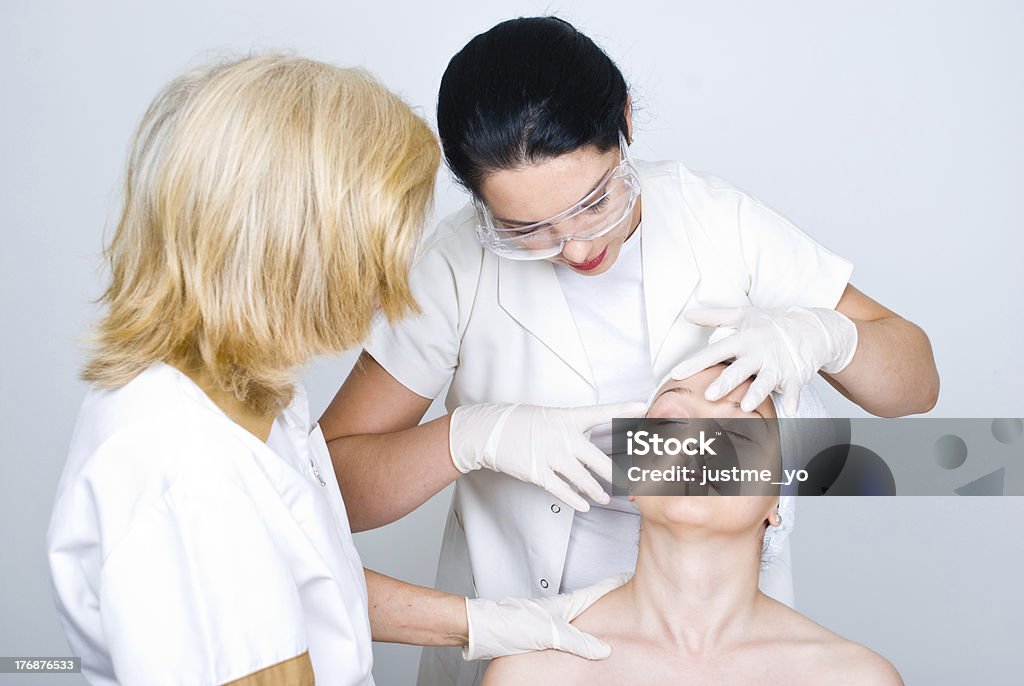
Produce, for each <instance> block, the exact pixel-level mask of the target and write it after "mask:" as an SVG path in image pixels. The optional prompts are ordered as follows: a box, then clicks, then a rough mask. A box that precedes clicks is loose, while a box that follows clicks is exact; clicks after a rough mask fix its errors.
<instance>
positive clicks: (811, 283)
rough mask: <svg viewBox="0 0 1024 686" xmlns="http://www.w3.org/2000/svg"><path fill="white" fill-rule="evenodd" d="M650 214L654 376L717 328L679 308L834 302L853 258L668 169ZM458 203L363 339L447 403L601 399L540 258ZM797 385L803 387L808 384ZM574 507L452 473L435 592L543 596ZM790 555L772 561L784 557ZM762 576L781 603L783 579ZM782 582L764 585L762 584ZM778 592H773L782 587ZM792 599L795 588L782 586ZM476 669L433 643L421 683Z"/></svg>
mask: <svg viewBox="0 0 1024 686" xmlns="http://www.w3.org/2000/svg"><path fill="white" fill-rule="evenodd" d="M636 166H637V169H638V171H639V174H640V179H641V189H642V195H641V202H642V211H643V220H642V229H641V230H642V234H641V241H642V242H641V251H642V260H643V278H644V300H645V308H646V316H647V325H648V331H649V340H650V348H651V349H650V356H651V360H652V361H653V369H652V371H653V376H654V378H656V379H660V378H663V377H664V376H665V374H667V373H668V371H669V370H670V369H671V368H672V367H673V366H674V365H675V364H676V363H678V362H679V361H681V360H682V359H683V358H684V357H685V356H686V355H687V354H690V353H693V352H694V351H696V350H698V349H700V348H701V347H702V346H704V345H705V344H706V342H707V339H708V336H709V334H710V330H709V329H706V328H702V327H699V326H696V325H693V324H690V323H689V322H687V321H686V320H685V319H684V318H683V317H682V312H683V310H684V309H689V308H693V307H728V306H742V305H755V306H759V307H778V306H785V305H801V306H808V307H834V306H835V305H836V304H837V303H838V301H839V298H840V296H841V295H842V292H843V290H844V288H845V286H846V284H847V282H848V281H849V276H850V273H851V271H852V269H853V267H852V264H851V263H850V262H848V261H847V260H845V259H843V258H841V257H838V256H837V255H835V254H833V253H831V252H830V251H828V250H826V249H825V248H823V247H822V246H821V245H819V244H817V243H816V242H815V241H813V240H812V239H811V238H809V237H808V236H807V235H805V234H804V233H802V232H801V231H800V230H799V229H797V228H796V227H794V226H793V225H792V224H791V223H789V222H788V221H787V220H785V219H784V218H782V217H781V216H779V215H778V214H776V213H775V212H773V211H772V210H770V209H768V208H767V207H765V206H764V205H763V204H761V203H760V202H758V201H757V200H755V199H753V198H752V197H750V196H749V195H747V194H745V193H744V192H742V191H740V190H739V189H737V188H735V187H734V186H732V185H730V184H728V183H726V182H723V181H721V180H719V179H715V178H712V177H708V176H703V175H699V174H696V173H693V172H691V171H689V170H688V169H686V168H685V167H684V166H682V165H681V164H679V163H676V162H657V163H647V162H640V161H638V162H637V163H636ZM474 221H475V217H474V213H473V209H472V207H470V206H467V207H465V208H463V209H462V210H460V211H459V212H456V213H455V214H453V215H451V216H450V217H448V218H447V219H445V220H444V221H443V222H442V223H441V225H440V226H439V227H438V229H437V231H436V232H435V233H434V234H433V235H432V236H431V239H430V240H429V241H428V244H427V246H426V247H425V250H424V253H423V255H422V257H421V258H420V260H419V261H418V263H417V264H416V266H415V268H414V269H413V273H412V284H413V289H414V293H415V296H416V299H417V301H418V302H419V304H420V306H421V308H422V314H420V315H418V316H414V317H410V318H408V319H406V320H404V321H401V322H399V323H397V324H396V325H395V326H388V325H386V324H385V323H383V322H380V323H378V325H377V326H376V328H375V330H374V332H373V334H372V336H371V338H370V339H369V340H368V341H367V343H366V345H365V347H366V350H367V352H369V353H370V354H371V355H372V356H373V357H374V359H376V360H377V362H379V363H380V364H381V365H382V366H383V367H384V369H386V370H387V371H388V372H389V373H390V374H391V375H392V376H394V377H395V379H397V380H398V381H399V382H401V383H402V384H403V385H404V386H406V387H407V388H409V389H410V390H412V391H413V392H415V393H417V394H418V395H421V396H423V397H427V398H432V397H436V396H437V395H438V394H439V393H440V392H441V390H442V389H443V387H444V385H445V384H446V383H447V382H448V381H449V379H450V380H451V387H450V390H449V392H448V395H447V398H446V406H447V408H448V409H449V411H451V410H452V409H453V408H455V407H458V406H459V405H464V404H469V403H479V402H501V401H504V402H517V403H529V404H537V405H548V406H576V405H589V404H593V403H595V402H596V399H597V397H596V389H595V386H594V382H593V378H592V375H591V371H590V368H589V365H588V361H587V357H586V354H585V352H584V349H583V345H582V343H581V342H580V338H579V336H578V334H577V331H576V328H575V324H574V322H573V317H572V314H571V312H570V311H569V308H568V305H567V303H566V301H565V298H564V296H563V295H562V291H561V288H560V286H559V283H558V279H557V276H556V274H555V272H554V269H553V265H552V264H551V263H549V262H546V261H532V262H525V261H512V260H507V259H499V258H498V257H496V256H495V255H493V254H491V253H489V252H487V251H485V250H484V249H483V248H482V247H481V246H480V244H479V243H478V241H477V239H476V236H475V234H474V230H473V224H474ZM805 393H811V391H810V389H806V390H805ZM572 521H573V510H572V508H570V507H568V506H566V505H565V504H564V503H562V502H560V501H559V500H558V499H556V498H554V497H553V496H551V495H549V494H548V493H547V492H545V491H544V490H542V489H540V488H539V487H537V486H534V485H532V484H529V483H525V482H521V481H518V480H516V479H514V478H511V477H508V476H505V475H503V474H500V473H496V472H492V471H489V470H479V471H475V472H471V473H469V474H467V475H465V476H463V477H461V478H460V479H459V481H458V483H457V486H456V489H455V495H454V498H453V501H452V508H451V512H450V515H449V519H448V524H447V526H446V529H445V533H444V539H443V543H442V548H441V559H440V562H439V565H438V575H437V586H438V588H440V589H442V590H446V591H451V592H455V593H461V594H465V595H468V596H479V597H484V598H492V599H499V598H504V597H507V596H545V595H552V594H554V593H556V592H557V591H558V589H559V586H560V583H561V575H562V570H563V566H564V562H565V555H566V549H567V546H568V542H569V532H570V528H571V527H572ZM788 560H789V555H788V549H787V550H786V551H785V554H784V555H782V556H780V564H786V563H788ZM777 572H778V570H774V574H773V570H771V569H768V570H766V572H765V573H762V587H764V586H765V584H766V578H765V577H766V575H767V576H768V577H769V578H774V580H769V581H768V582H767V583H768V585H769V588H766V589H765V590H766V591H768V592H772V591H774V592H773V593H772V595H775V596H776V597H780V596H781V597H783V598H785V597H786V595H787V590H786V588H784V586H785V585H786V584H789V585H790V587H791V584H792V580H791V574H790V573H789V571H788V566H787V568H786V570H785V572H784V573H783V574H778V573H777ZM773 583H774V584H776V585H777V587H776V588H774V589H772V588H771V587H770V586H771V584H773ZM780 585H781V586H780ZM788 593H789V595H791V594H792V592H791V590H790V591H788ZM481 673H482V665H481V664H473V663H466V662H464V661H462V659H461V656H460V655H459V652H458V651H457V650H448V649H426V650H424V657H423V661H422V662H421V668H420V680H419V683H420V684H421V685H422V686H435V685H438V684H458V686H466V685H468V684H472V683H474V682H478V681H479V675H480V674H481Z"/></svg>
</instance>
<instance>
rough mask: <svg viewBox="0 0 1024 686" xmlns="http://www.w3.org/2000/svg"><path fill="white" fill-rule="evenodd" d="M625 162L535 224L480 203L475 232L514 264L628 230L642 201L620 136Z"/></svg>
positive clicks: (476, 204)
mask: <svg viewBox="0 0 1024 686" xmlns="http://www.w3.org/2000/svg"><path fill="white" fill-rule="evenodd" d="M619 149H620V152H621V155H622V159H621V161H620V162H619V164H617V165H616V166H615V167H613V168H612V169H610V170H608V173H607V174H605V175H604V176H603V177H602V178H601V180H600V181H599V182H598V184H597V185H596V186H595V187H594V190H592V191H591V192H590V193H588V194H587V195H586V196H585V197H584V198H583V199H582V200H580V201H579V202H578V203H576V204H575V205H573V206H572V207H570V208H569V209H567V210H565V211H564V212H560V213H559V214H557V215H555V216H553V217H551V218H550V219H545V220H544V221H539V222H535V223H533V224H526V225H521V224H512V223H505V222H502V221H501V220H499V219H496V218H495V217H494V215H493V214H491V211H490V209H489V208H488V207H487V205H486V204H484V202H483V201H481V200H479V199H474V205H475V206H476V212H477V220H478V221H477V226H476V233H477V237H478V238H479V239H480V242H481V243H482V244H483V246H484V247H485V248H487V249H488V250H490V251H491V252H493V253H494V254H496V255H498V256H499V257H505V258H508V259H511V260H544V259H548V258H550V257H554V256H555V255H558V254H559V253H561V252H562V248H563V247H565V244H566V243H568V242H569V241H592V240H595V239H597V238H601V237H602V236H607V235H609V234H612V233H613V232H615V233H616V235H617V234H618V233H627V232H628V231H629V228H630V227H629V218H630V217H631V216H632V213H633V208H634V207H635V206H636V201H637V198H639V197H640V178H639V176H638V175H637V171H636V168H635V167H634V166H633V163H632V162H631V161H630V159H629V155H628V154H627V152H626V140H625V138H624V137H623V136H622V135H621V134H619Z"/></svg>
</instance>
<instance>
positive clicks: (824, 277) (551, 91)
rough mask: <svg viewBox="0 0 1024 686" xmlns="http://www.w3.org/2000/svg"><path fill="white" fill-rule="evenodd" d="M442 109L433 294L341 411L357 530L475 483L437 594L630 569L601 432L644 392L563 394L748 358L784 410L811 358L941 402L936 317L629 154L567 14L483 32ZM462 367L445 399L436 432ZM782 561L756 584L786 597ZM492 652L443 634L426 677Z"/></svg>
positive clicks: (356, 383) (803, 241)
mask: <svg viewBox="0 0 1024 686" xmlns="http://www.w3.org/2000/svg"><path fill="white" fill-rule="evenodd" d="M437 113H438V128H439V133H440V136H441V140H442V144H443V147H444V153H445V158H446V161H447V163H448V165H449V167H450V169H451V170H452V172H453V174H454V175H455V177H456V178H457V179H458V181H459V182H460V183H461V184H462V185H463V186H464V187H465V188H466V189H467V190H468V191H469V193H470V194H471V196H472V201H471V202H470V203H468V204H467V205H466V206H465V207H464V208H463V209H462V210H460V211H458V212H456V213H455V214H453V215H452V216H450V217H448V218H447V219H445V220H444V221H443V222H442V224H441V225H440V227H439V228H438V229H437V231H436V232H435V233H434V235H433V237H432V240H431V242H430V243H429V244H428V246H427V247H426V250H425V252H424V254H423V255H422V257H421V259H420V260H419V262H418V263H417V265H416V267H415V268H414V271H413V276H412V284H413V289H414V293H415V297H416V300H417V302H418V303H419V305H420V308H421V310H422V313H421V314H420V315H419V316H418V317H413V318H410V319H407V320H405V321H403V322H401V323H399V324H396V325H393V326H388V325H386V324H381V325H380V326H379V327H378V328H377V329H376V330H375V332H374V334H373V336H372V337H371V338H370V340H369V341H367V342H366V344H365V349H364V352H363V354H362V356H361V358H360V364H358V365H357V366H356V368H355V370H354V371H353V372H352V374H350V376H349V378H348V379H347V380H346V382H345V384H344V386H343V387H342V389H341V390H340V391H339V393H338V396H337V397H336V398H335V400H334V402H333V403H332V405H331V407H330V408H329V409H328V411H327V413H326V414H325V415H324V417H323V418H322V419H321V425H322V427H323V430H324V433H325V435H326V436H327V438H328V440H329V441H330V447H331V453H332V457H333V460H334V462H335V466H336V472H337V474H338V475H339V481H340V485H341V489H342V492H343V493H344V496H345V502H346V503H347V505H348V512H349V517H350V519H351V523H352V527H353V529H354V530H365V529H369V528H373V527H376V526H381V525H383V524H386V523H389V522H391V521H394V520H396V519H398V518H400V517H402V516H403V515H405V514H407V513H408V512H410V511H412V510H413V509H415V508H416V507H417V506H419V505H420V504H421V503H423V502H424V501H426V500H427V499H428V498H430V497H431V496H432V495H434V494H435V493H437V492H438V491H440V490H441V489H443V488H444V487H445V486H447V485H448V484H449V483H451V482H452V481H455V480H456V479H457V480H458V481H457V486H456V489H455V495H454V499H453V503H452V510H451V513H450V516H449V520H448V525H447V528H446V531H445V535H444V541H443V545H442V550H441V560H440V564H439V569H438V579H437V583H438V587H439V588H442V589H444V590H449V591H453V592H457V593H464V594H476V595H478V596H480V597H483V598H502V597H506V596H524V595H534V596H546V595H551V594H555V593H557V592H558V591H559V590H571V589H574V588H579V587H582V586H585V585H587V584H589V583H591V582H593V581H595V580H597V579H600V578H602V577H605V576H608V575H609V574H610V573H613V572H619V571H631V570H632V568H633V565H634V563H635V560H636V546H637V541H638V527H639V514H638V513H637V512H636V510H635V508H634V507H633V506H632V505H631V504H630V503H629V502H628V501H625V500H624V499H620V498H614V499H610V498H609V497H608V496H607V494H606V493H605V492H604V489H603V488H602V486H601V485H600V483H599V482H598V481H596V480H595V476H596V477H599V478H600V479H602V480H604V481H607V480H608V479H609V478H610V477H609V475H610V471H611V470H610V464H609V461H608V458H607V457H606V456H605V455H604V454H603V452H602V451H600V450H597V449H596V448H595V447H594V444H591V443H590V442H589V441H588V440H587V439H585V438H584V436H585V435H586V432H587V430H588V429H591V428H593V427H594V426H596V425H600V424H602V423H604V422H607V420H608V418H610V417H611V416H624V415H626V414H630V413H633V412H636V410H637V408H636V407H635V406H627V405H604V406H600V407H584V408H582V409H576V410H566V409H554V408H568V407H579V406H591V405H593V404H594V403H624V402H629V401H642V400H645V399H646V398H648V397H649V395H650V393H651V392H652V391H653V390H654V389H655V388H656V387H657V385H658V382H659V381H660V380H661V379H662V378H663V377H664V376H665V375H666V374H672V375H674V376H680V377H681V376H686V375H689V374H692V373H695V372H697V371H700V370H701V369H704V368H706V367H708V366H711V365H712V364H714V363H716V362H719V361H722V360H726V359H730V358H734V359H735V361H734V362H733V363H732V364H731V365H729V367H728V368H727V371H725V372H723V374H722V377H721V378H720V379H719V380H718V382H716V383H714V384H711V386H710V387H709V389H708V392H707V396H708V399H709V400H716V399H718V398H720V397H722V396H724V395H726V394H727V393H728V392H729V391H731V390H732V389H733V388H735V387H736V386H738V385H739V384H740V383H741V382H743V381H745V380H746V379H747V378H749V377H751V376H753V377H755V380H754V382H753V383H752V384H751V386H750V390H749V391H748V393H747V395H746V396H745V397H744V398H743V400H742V403H741V404H742V409H745V410H749V409H750V408H751V407H756V406H757V405H758V404H760V402H761V401H762V400H764V398H765V397H766V396H767V395H768V394H769V393H771V392H773V391H777V392H779V393H780V394H781V395H782V396H783V397H784V402H783V407H784V408H785V409H786V410H787V412H788V413H792V412H794V411H795V410H797V406H798V404H799V406H801V407H807V406H809V405H814V404H815V403H820V401H818V399H817V398H816V397H815V396H814V394H813V392H811V391H810V389H809V388H807V387H806V386H805V385H806V383H807V382H808V381H809V380H810V378H811V377H812V376H813V375H814V374H817V373H821V374H822V375H823V376H824V377H825V379H826V380H827V381H828V382H829V383H830V384H832V385H833V386H834V387H835V388H836V389H837V390H838V391H839V392H840V393H842V394H843V395H845V396H846V397H848V398H850V399H851V400H853V401H854V402H856V403H857V404H859V405H860V406H861V407H863V408H864V409H866V410H868V411H869V412H872V413H874V414H878V415H884V416H896V415H903V414H909V413H914V412H924V411H927V410H929V409H930V408H931V407H932V406H933V405H934V403H935V399H936V396H937V393H938V375H937V372H936V369H935V365H934V360H933V357H932V353H931V348H930V345H929V343H928V339H927V337H926V336H925V334H924V332H923V331H922V330H921V329H920V328H918V327H917V326H915V325H914V324H912V323H910V322H908V321H906V320H904V319H902V318H901V317H899V316H898V315H896V314H895V313H893V312H891V311H890V310H888V309H886V308H885V307H883V306H882V305H880V304H878V303H877V302H875V301H874V300H872V299H871V298H868V297H867V296H865V295H864V294H862V293H860V292H859V291H857V290H856V289H855V288H854V287H853V286H852V285H850V284H849V277H850V273H851V271H852V265H851V264H850V263H849V262H848V261H847V260H845V259H843V258H841V257H839V256H837V255H835V254H833V253H831V252H830V251H828V250H827V249H825V248H824V247H822V246H821V245H819V244H818V243H816V242H815V241H814V240H812V239H811V238H810V237H808V236H807V235H806V234H804V233H802V232H801V231H800V230H799V229H797V228H796V227H794V226H793V225H792V224H791V223H789V222H788V221H787V220H785V219H784V218H783V217H781V216H780V215H778V214H776V213H775V212H773V211H772V210H771V209H770V208H768V207H767V206H765V205H764V204H762V203H761V202H759V201H758V200H756V199H754V198H752V197H751V196H750V195H748V194H746V193H744V192H743V191H741V190H739V189H737V188H735V187H734V186H732V185H730V184H728V183H726V182H724V181H721V180H719V179H715V178H712V177H708V176H704V175H700V174H696V173H694V172H691V171H689V170H688V169H687V168H686V167H684V166H683V165H681V164H679V163H676V162H657V163H649V162H641V161H639V160H633V159H631V158H630V155H629V153H628V145H629V144H630V142H631V141H632V137H633V128H632V124H631V121H630V99H629V93H628V89H627V86H626V82H625V80H624V79H623V76H622V74H621V72H620V71H619V70H618V68H617V67H616V66H615V64H614V63H613V62H612V61H611V60H610V59H609V58H608V56H607V55H606V54H605V53H604V52H603V51H602V50H601V49H600V48H599V47H597V46H596V45H595V44H594V43H593V42H592V41H591V40H590V39H589V38H587V37H586V36H584V35H583V34H581V33H579V32H578V31H577V30H576V29H574V28H573V27H572V26H571V25H570V24H568V23H566V22H564V21H562V20H560V19H556V18H551V17H541V18H529V19H516V20H512V21H507V22H503V23H501V24H499V25H497V26H495V27H494V28H492V29H491V30H489V31H487V32H485V33H483V34H481V35H479V36H476V37H475V38H474V39H473V40H471V41H470V42H469V43H468V44H467V45H466V46H465V47H464V48H463V49H462V50H461V51H460V52H459V53H458V54H457V55H455V57H453V58H452V60H451V62H450V63H449V65H448V68H447V70H446V71H445V74H444V76H443V78H442V82H441V89H440V94H439V99H438V112H437ZM707 308H715V309H710V310H709V309H707ZM718 325H720V328H718V329H717V330H715V331H714V334H713V339H712V340H713V342H712V343H711V344H710V345H708V340H709V334H711V333H712V330H711V329H712V327H715V326H718ZM449 382H450V386H449V389H448V393H447V396H446V399H445V400H446V403H445V404H446V406H447V408H448V410H449V414H448V415H446V416H444V417H441V418H439V419H436V420H434V421H431V422H427V423H424V424H422V425H419V426H417V424H418V422H419V421H420V420H421V419H422V417H423V415H424V413H425V412H426V410H427V408H428V407H429V405H430V403H431V402H432V400H433V399H434V398H436V397H437V396H438V395H439V394H440V393H441V392H442V390H443V389H444V388H445V386H446V385H448V384H449ZM798 399H799V403H798V402H797V400H798ZM819 406H820V404H819ZM599 433H600V432H599V431H595V432H594V435H593V439H594V442H595V443H597V444H599V445H600V444H601V443H602V441H603V439H604V438H605V436H604V435H598V434H599ZM605 447H607V446H605ZM577 491H578V492H577ZM592 506H593V507H592ZM778 559H779V565H781V567H777V568H776V569H774V570H772V569H768V570H766V571H765V572H764V573H762V578H761V585H762V589H763V590H765V592H766V593H768V594H769V595H772V596H774V597H776V598H778V599H780V600H782V601H784V602H787V603H790V604H791V603H792V602H793V599H792V581H791V573H790V571H789V569H788V567H787V566H786V565H787V563H788V559H789V558H788V549H787V550H786V551H785V553H784V554H782V555H780V556H779V558H778ZM472 631H473V628H472V626H471V627H470V632H471V633H472ZM481 667H482V666H481V665H474V664H472V663H464V662H462V661H461V660H460V658H459V656H458V652H457V651H450V650H449V651H447V652H445V651H443V650H428V651H426V652H425V655H424V660H423V662H422V663H421V671H420V683H421V684H429V685H433V684H439V683H457V684H460V685H461V684H471V683H474V682H476V681H478V679H479V674H481V673H482V668H481Z"/></svg>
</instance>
